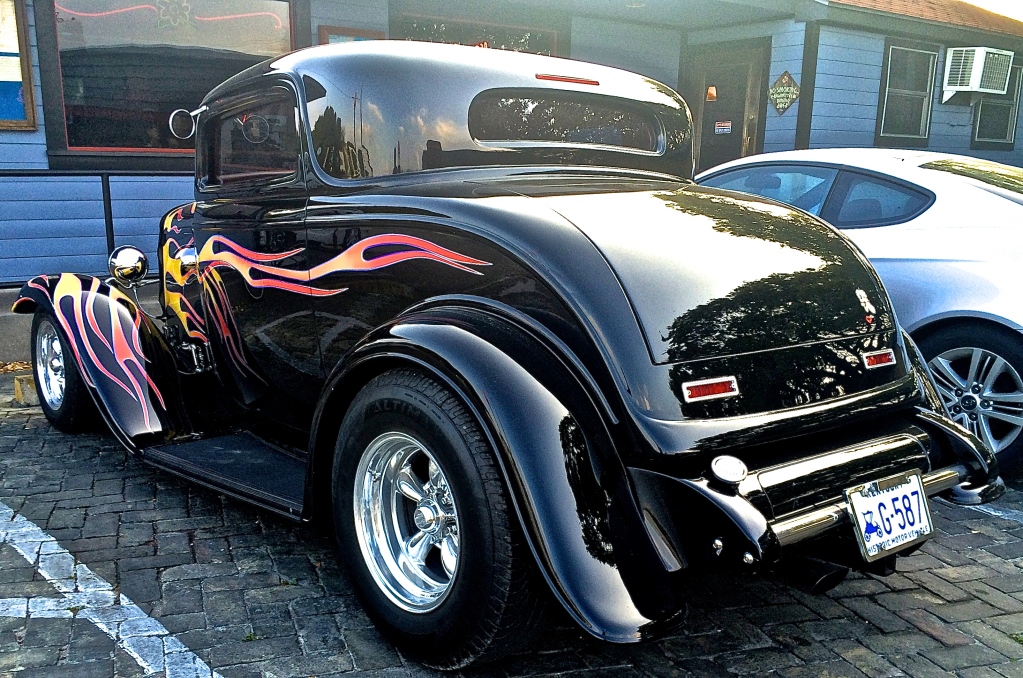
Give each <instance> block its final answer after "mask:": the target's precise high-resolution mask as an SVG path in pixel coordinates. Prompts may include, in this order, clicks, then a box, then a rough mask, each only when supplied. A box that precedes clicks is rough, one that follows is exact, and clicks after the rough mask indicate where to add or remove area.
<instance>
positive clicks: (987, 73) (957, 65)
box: [942, 47, 1013, 101]
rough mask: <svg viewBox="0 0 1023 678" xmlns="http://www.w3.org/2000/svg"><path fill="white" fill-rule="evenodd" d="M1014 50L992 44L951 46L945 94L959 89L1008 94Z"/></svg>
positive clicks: (947, 60)
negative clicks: (996, 47) (984, 45)
mask: <svg viewBox="0 0 1023 678" xmlns="http://www.w3.org/2000/svg"><path fill="white" fill-rule="evenodd" d="M1012 57H1013V53H1012V52H1009V51H1006V50H1004V49H994V48H992V47H950V48H949V49H948V53H947V54H946V58H945V86H944V88H943V89H944V90H945V94H944V98H943V99H942V101H948V100H949V99H951V98H952V95H953V94H955V93H956V92H977V93H983V94H1005V91H1006V90H1007V89H1008V88H1009V74H1010V71H1011V70H1012Z"/></svg>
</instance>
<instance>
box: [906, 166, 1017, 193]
mask: <svg viewBox="0 0 1023 678" xmlns="http://www.w3.org/2000/svg"><path fill="white" fill-rule="evenodd" d="M920 168H921V169H929V170H936V171H939V172H948V173H949V174H957V175H959V176H961V177H966V178H968V179H973V180H975V181H979V182H981V183H983V184H987V185H988V186H993V187H994V188H1000V189H1002V190H1004V191H1011V192H1013V193H1018V194H1020V195H1023V170H1021V169H1020V168H1018V167H1011V166H1009V165H1003V164H1001V163H998V162H990V161H988V160H974V159H966V158H961V159H955V160H953V159H951V158H948V159H945V160H933V161H931V162H927V163H924V164H923V165H920Z"/></svg>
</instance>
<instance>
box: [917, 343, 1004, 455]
mask: <svg viewBox="0 0 1023 678" xmlns="http://www.w3.org/2000/svg"><path fill="white" fill-rule="evenodd" d="M1013 334H1014V333H1012V332H1011V331H1009V330H1002V329H1001V328H997V327H992V326H988V325H986V324H979V323H969V324H966V323H963V324H959V325H954V326H951V327H947V328H943V329H941V330H938V331H936V332H934V333H932V334H929V335H927V336H925V337H923V338H922V339H921V340H920V342H919V346H920V350H921V352H922V353H923V354H924V358H925V359H926V360H927V365H928V367H929V368H930V370H931V373H932V374H933V375H934V382H935V385H936V386H937V387H938V393H939V395H940V396H941V399H942V403H943V404H944V405H945V408H946V409H947V410H948V413H949V415H950V416H951V417H952V419H953V420H955V421H956V422H957V423H959V424H961V425H962V426H964V427H965V428H967V429H969V430H970V431H971V432H972V433H974V434H975V435H976V436H977V437H979V438H980V439H981V440H983V441H984V442H985V443H987V444H988V446H989V447H991V449H992V450H993V451H994V452H995V454H996V456H997V457H998V461H999V464H1000V465H1001V466H1002V467H1003V468H1011V467H1013V466H1015V465H1017V464H1019V462H1020V459H1021V450H1023V336H1013Z"/></svg>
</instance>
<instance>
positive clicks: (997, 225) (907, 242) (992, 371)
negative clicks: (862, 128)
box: [696, 148, 1023, 465]
mask: <svg viewBox="0 0 1023 678" xmlns="http://www.w3.org/2000/svg"><path fill="white" fill-rule="evenodd" d="M696 181H697V183H700V184H704V185H707V186H714V187H717V188H724V189H730V190H735V191H743V192H746V193H755V194H757V195H760V196H764V197H768V198H773V199H775V200H778V201H780V202H784V203H787V204H789V205H794V206H795V207H798V208H800V209H802V210H805V211H806V212H809V213H810V214H814V215H817V216H819V217H821V218H822V219H824V220H825V221H828V222H829V223H831V224H832V225H833V226H837V227H838V228H839V229H841V230H842V231H843V232H844V233H845V234H846V235H847V236H848V237H849V238H850V239H851V240H852V241H853V242H854V243H856V244H857V245H858V246H859V247H860V249H861V250H863V253H864V254H865V255H866V256H867V257H868V258H869V259H870V261H871V262H872V263H873V264H874V266H875V267H876V268H877V271H878V273H880V275H881V279H882V280H883V282H884V284H885V287H886V288H887V290H888V293H889V294H890V295H891V299H892V302H894V305H895V310H896V312H897V313H898V316H899V321H900V323H901V324H902V326H903V327H905V328H906V329H907V330H909V331H910V332H911V333H912V336H913V338H914V339H916V340H917V342H918V344H919V345H920V348H921V349H922V351H923V353H924V355H925V357H926V358H927V360H928V361H929V364H930V367H931V370H932V371H933V373H934V377H935V380H936V382H937V383H938V386H939V388H940V391H941V395H942V398H943V399H944V401H945V405H946V407H948V409H949V412H950V413H951V414H952V415H953V417H954V418H955V419H956V421H958V422H959V423H961V424H962V425H964V426H966V427H967V428H969V429H970V430H971V431H973V432H974V433H976V434H977V435H978V436H980V437H981V438H983V439H984V440H985V441H986V442H987V443H988V444H989V445H990V446H991V447H992V449H994V450H996V452H997V453H998V457H999V460H1000V461H1001V462H1002V463H1003V465H1004V464H1005V463H1007V462H1011V461H1016V462H1021V461H1023V454H1021V451H1023V435H1021V431H1023V335H1021V331H1023V295H1021V294H1020V277H1021V276H1020V267H1021V266H1023V256H1021V255H1023V170H1021V169H1020V168H1017V167H1011V166H1008V165H1002V164H999V163H995V162H988V161H984V160H978V159H976V158H969V157H965V156H959V155H948V154H940V153H928V152H921V151H912V150H887V149H860V148H832V149H814V150H806V151H787V152H783V153H768V154H764V155H757V156H751V157H748V158H743V159H741V160H736V161H733V162H730V163H726V164H723V165H719V166H718V167H715V168H713V169H711V170H709V171H707V172H704V173H702V174H700V175H699V176H697V177H696Z"/></svg>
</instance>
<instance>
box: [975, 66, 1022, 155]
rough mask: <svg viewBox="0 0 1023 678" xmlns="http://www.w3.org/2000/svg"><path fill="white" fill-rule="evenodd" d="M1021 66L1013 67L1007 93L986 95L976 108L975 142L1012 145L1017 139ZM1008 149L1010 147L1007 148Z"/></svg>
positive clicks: (1003, 146)
mask: <svg viewBox="0 0 1023 678" xmlns="http://www.w3.org/2000/svg"><path fill="white" fill-rule="evenodd" d="M1019 93H1020V68H1019V67H1018V66H1015V67H1013V69H1012V74H1011V75H1010V76H1009V88H1008V89H1007V90H1006V91H1005V94H1002V95H997V94H987V95H984V96H983V97H982V98H981V100H980V101H978V102H977V106H976V108H975V109H974V120H973V141H974V143H975V144H1000V147H1001V148H1005V147H1011V145H1012V144H1013V143H1014V142H1015V141H1016V117H1017V112H1018V110H1019ZM1006 150H1008V149H1006Z"/></svg>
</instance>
